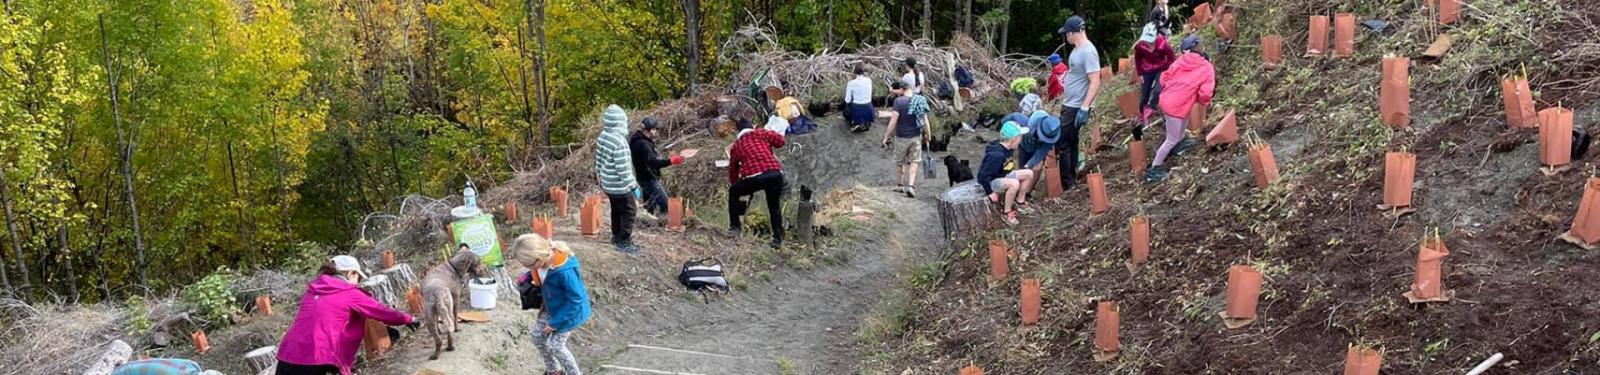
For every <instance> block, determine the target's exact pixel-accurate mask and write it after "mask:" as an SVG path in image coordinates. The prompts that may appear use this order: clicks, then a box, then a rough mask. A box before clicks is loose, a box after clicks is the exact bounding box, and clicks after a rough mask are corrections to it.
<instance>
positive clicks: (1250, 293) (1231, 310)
mask: <svg viewBox="0 0 1600 375" xmlns="http://www.w3.org/2000/svg"><path fill="white" fill-rule="evenodd" d="M1224 297H1225V298H1226V300H1227V308H1226V309H1225V310H1223V311H1222V312H1221V313H1219V314H1218V315H1221V316H1222V324H1223V325H1225V326H1227V327H1228V329H1238V328H1243V327H1244V326H1247V325H1250V323H1252V322H1255V321H1256V303H1257V302H1259V300H1260V298H1261V272H1259V271H1256V268H1255V267H1251V266H1249V265H1236V266H1233V267H1229V268H1228V289H1227V292H1226V295H1225V296H1224Z"/></svg>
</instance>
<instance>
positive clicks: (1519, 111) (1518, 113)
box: [1500, 77, 1539, 128]
mask: <svg viewBox="0 0 1600 375" xmlns="http://www.w3.org/2000/svg"><path fill="white" fill-rule="evenodd" d="M1500 93H1501V94H1502V95H1504V96H1505V102H1506V124H1507V125H1509V126H1511V127H1513V128H1535V127H1539V117H1538V116H1539V115H1538V113H1536V112H1534V111H1533V91H1532V90H1529V89H1528V77H1512V78H1507V79H1505V80H1502V81H1500Z"/></svg>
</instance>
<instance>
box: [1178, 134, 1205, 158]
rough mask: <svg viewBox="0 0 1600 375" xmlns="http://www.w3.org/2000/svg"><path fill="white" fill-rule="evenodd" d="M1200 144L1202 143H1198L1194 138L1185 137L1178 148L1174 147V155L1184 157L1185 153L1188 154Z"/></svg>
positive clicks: (1179, 142)
mask: <svg viewBox="0 0 1600 375" xmlns="http://www.w3.org/2000/svg"><path fill="white" fill-rule="evenodd" d="M1198 143H1200V142H1199V141H1196V140H1195V139H1194V138H1190V137H1184V138H1183V140H1182V141H1178V146H1177V147H1173V148H1172V154H1173V155H1183V154H1184V153H1185V152H1188V151H1189V150H1190V149H1193V148H1194V145H1195V144H1198Z"/></svg>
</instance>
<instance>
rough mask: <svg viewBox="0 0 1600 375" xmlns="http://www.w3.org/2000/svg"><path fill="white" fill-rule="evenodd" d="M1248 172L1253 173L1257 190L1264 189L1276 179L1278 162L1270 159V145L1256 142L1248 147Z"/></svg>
mask: <svg viewBox="0 0 1600 375" xmlns="http://www.w3.org/2000/svg"><path fill="white" fill-rule="evenodd" d="M1250 171H1251V172H1254V173H1255V176H1256V187H1258V188H1262V189H1266V188H1267V186H1271V185H1272V182H1273V181H1276V180H1277V179H1278V161H1277V160H1274V159H1273V158H1272V145H1269V144H1267V143H1266V142H1257V143H1256V144H1254V145H1251V146H1250Z"/></svg>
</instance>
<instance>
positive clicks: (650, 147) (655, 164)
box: [628, 117, 699, 215]
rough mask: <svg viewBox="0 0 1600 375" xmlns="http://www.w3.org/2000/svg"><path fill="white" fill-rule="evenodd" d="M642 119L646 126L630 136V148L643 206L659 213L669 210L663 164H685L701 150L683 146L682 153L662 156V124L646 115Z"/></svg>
mask: <svg viewBox="0 0 1600 375" xmlns="http://www.w3.org/2000/svg"><path fill="white" fill-rule="evenodd" d="M640 122H641V123H643V124H644V127H643V128H641V129H639V130H636V131H634V132H633V135H631V136H629V137H628V150H629V152H630V153H631V154H633V173H634V175H635V179H637V180H639V189H640V190H641V191H642V192H641V193H640V195H641V196H642V197H641V198H643V199H641V200H642V201H644V210H645V212H649V213H650V214H652V215H660V214H661V213H662V212H666V210H667V189H666V188H665V187H663V186H661V168H666V167H669V166H674V165H678V164H683V161H684V160H685V159H688V158H692V157H694V155H695V154H696V153H698V152H699V151H698V150H694V149H689V150H683V153H681V154H678V155H674V156H673V157H671V158H667V159H662V158H661V154H658V153H656V136H657V135H659V134H660V132H661V130H660V128H661V125H660V124H657V123H656V119H655V118H654V117H645V118H644V121H640Z"/></svg>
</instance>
